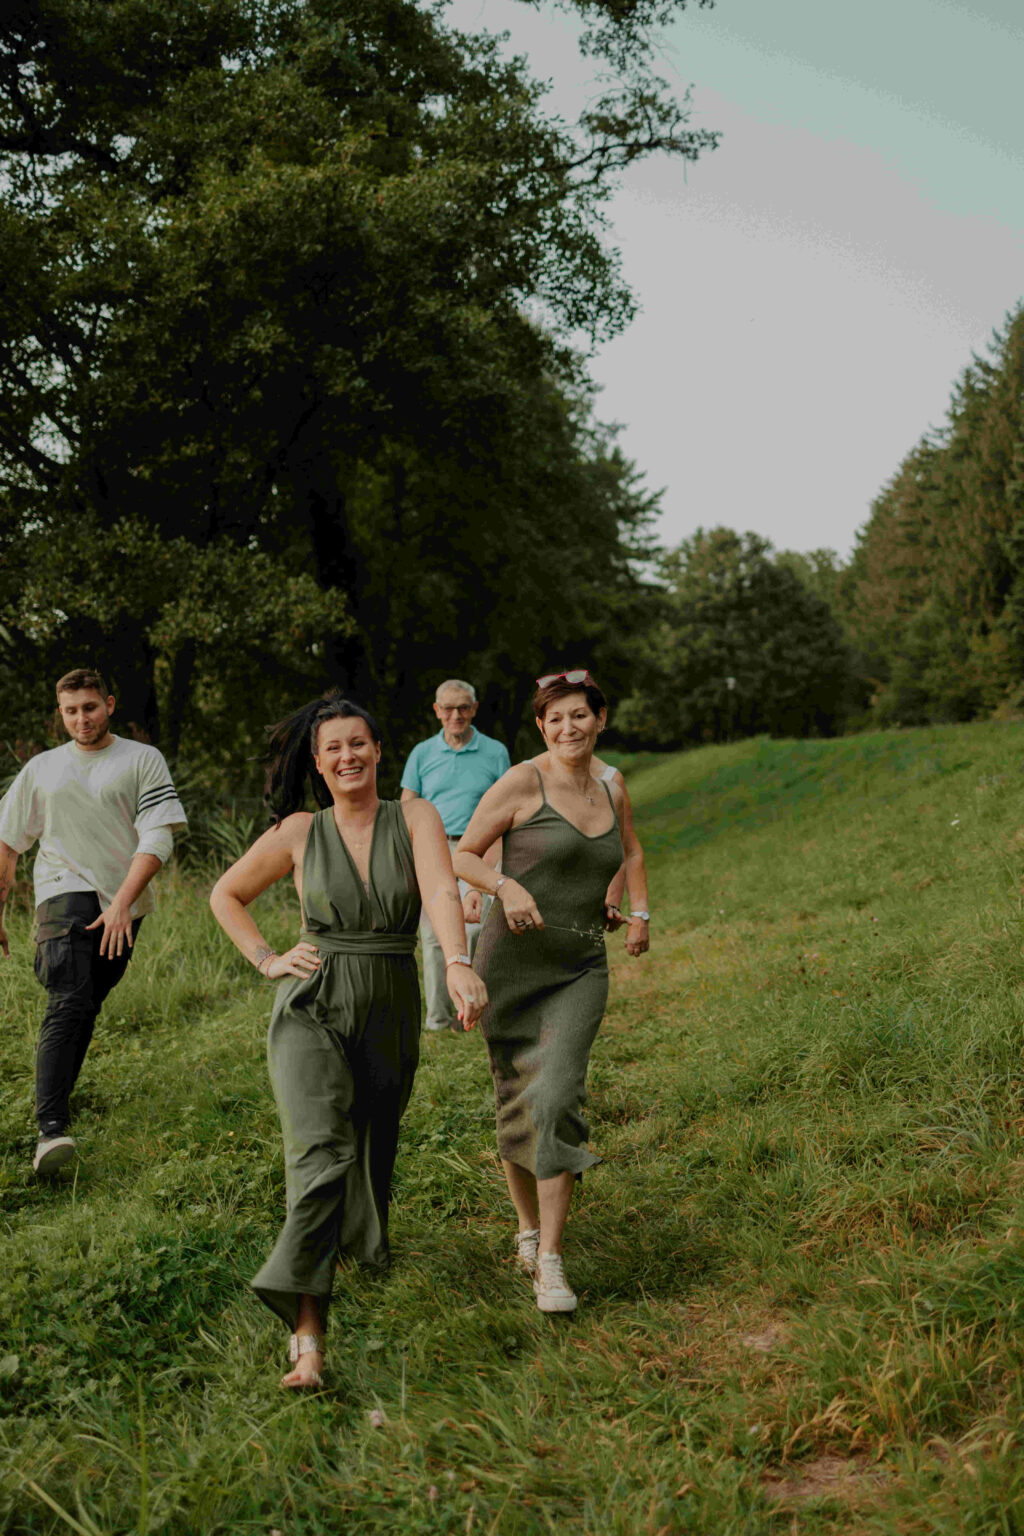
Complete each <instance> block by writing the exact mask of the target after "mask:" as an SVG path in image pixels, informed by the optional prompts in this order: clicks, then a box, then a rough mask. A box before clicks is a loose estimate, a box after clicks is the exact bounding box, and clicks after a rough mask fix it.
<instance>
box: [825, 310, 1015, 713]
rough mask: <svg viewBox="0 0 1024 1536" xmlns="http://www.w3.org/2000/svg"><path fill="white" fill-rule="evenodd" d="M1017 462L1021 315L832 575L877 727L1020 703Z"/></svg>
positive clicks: (965, 383) (964, 383)
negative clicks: (867, 666) (865, 667)
mask: <svg viewBox="0 0 1024 1536" xmlns="http://www.w3.org/2000/svg"><path fill="white" fill-rule="evenodd" d="M1022 469H1024V309H1022V310H1019V311H1018V312H1017V313H1016V314H1015V315H1013V316H1011V317H1009V318H1008V320H1007V323H1006V325H1005V326H1004V327H1003V328H1002V330H1001V331H1000V332H997V333H996V335H995V337H994V339H993V343H992V346H991V348H990V351H989V356H988V357H975V358H974V359H973V360H972V362H971V364H970V365H969V366H968V368H967V369H965V371H964V373H963V375H962V376H961V378H960V379H959V380H958V382H957V385H956V388H955V390H954V393H953V399H952V401H951V405H950V411H949V417H948V420H947V421H946V423H945V424H944V425H943V427H942V428H941V429H940V430H939V431H937V432H933V433H930V434H929V435H928V436H927V437H926V438H925V439H923V440H922V442H921V443H919V444H918V445H917V447H916V448H915V449H913V450H912V452H911V453H910V454H908V456H907V458H906V459H905V460H904V462H903V464H902V465H901V466H900V468H899V470H898V471H897V473H896V475H894V476H893V478H892V480H891V481H890V482H889V483H888V485H887V486H886V487H885V488H884V489H883V491H882V494H881V495H880V496H879V498H878V499H877V501H876V502H875V504H874V506H873V508H872V513H871V517H870V519H869V521H868V523H867V525H866V527H865V528H864V530H863V531H862V533H861V534H860V535H859V537H858V544H857V550H856V552H855V554H854V558H853V560H852V562H851V565H850V568H849V571H848V572H847V573H846V574H845V575H844V577H843V580H842V583H841V603H842V606H843V608H844V610H845V612H846V615H847V620H848V623H849V626H850V629H851V631H852V633H853V635H854V636H855V638H856V640H857V643H858V644H859V646H860V647H861V648H862V649H863V650H864V651H865V652H866V653H867V654H868V655H870V656H871V657H872V658H873V660H872V668H871V670H872V672H873V675H874V713H875V716H876V718H877V719H878V720H879V721H880V722H883V723H884V722H898V723H903V724H918V723H924V722H927V721H936V720H970V719H974V718H976V717H977V716H979V715H982V714H987V713H991V712H992V711H993V710H998V709H1004V708H1007V707H1010V708H1012V707H1015V701H1016V703H1017V704H1019V703H1020V702H1021V681H1020V679H1021V674H1022V670H1024V630H1022V628H1021V611H1022V610H1021V606H1020V591H1021V589H1022V585H1024V565H1022V563H1021V562H1022V558H1024V541H1022V540H1021V538H1020V536H1019V532H1018V530H1019V528H1020V526H1021V524H1022V522H1024V474H1022Z"/></svg>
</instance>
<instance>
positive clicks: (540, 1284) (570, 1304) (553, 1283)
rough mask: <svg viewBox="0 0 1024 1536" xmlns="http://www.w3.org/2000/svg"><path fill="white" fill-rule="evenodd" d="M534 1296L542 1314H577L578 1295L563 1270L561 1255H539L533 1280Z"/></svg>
mask: <svg viewBox="0 0 1024 1536" xmlns="http://www.w3.org/2000/svg"><path fill="white" fill-rule="evenodd" d="M533 1290H534V1295H535V1296H536V1297H537V1305H538V1307H539V1308H540V1310H541V1311H542V1312H575V1310H576V1293H575V1291H573V1290H572V1289H571V1287H570V1286H569V1283H568V1281H567V1280H566V1278H565V1271H564V1270H563V1269H562V1255H561V1254H560V1253H539V1254H538V1255H537V1273H536V1274H535V1276H534V1279H533Z"/></svg>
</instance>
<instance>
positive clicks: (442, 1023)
mask: <svg viewBox="0 0 1024 1536" xmlns="http://www.w3.org/2000/svg"><path fill="white" fill-rule="evenodd" d="M423 1028H424V1029H429V1030H430V1033H431V1034H432V1035H438V1034H440V1033H441V1030H442V1029H447V1028H448V1020H447V1019H427V1020H426V1021H425V1023H424V1025H423Z"/></svg>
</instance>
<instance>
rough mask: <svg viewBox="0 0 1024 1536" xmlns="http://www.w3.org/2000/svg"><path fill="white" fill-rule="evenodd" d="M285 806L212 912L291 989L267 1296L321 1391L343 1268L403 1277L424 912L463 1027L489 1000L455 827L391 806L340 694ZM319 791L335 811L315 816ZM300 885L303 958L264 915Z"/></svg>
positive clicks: (296, 1376)
mask: <svg viewBox="0 0 1024 1536" xmlns="http://www.w3.org/2000/svg"><path fill="white" fill-rule="evenodd" d="M271 753H272V755H271V758H270V763H269V768H268V776H267V777H268V784H267V799H268V803H269V804H270V805H271V807H272V810H273V812H274V815H275V819H276V824H275V825H274V826H273V827H271V829H270V830H269V831H267V832H265V833H264V834H263V836H262V837H261V838H259V839H258V840H257V842H256V843H254V844H253V846H252V847H251V848H250V849H249V851H248V853H246V854H245V855H244V856H243V857H242V858H241V859H239V860H238V862H237V863H236V864H233V865H232V866H231V868H230V869H229V870H227V871H226V872H225V874H224V875H222V876H221V878H220V880H219V881H218V882H217V885H216V886H215V888H214V891H213V895H212V896H211V906H212V907H213V910H214V913H215V915H216V917H217V919H218V921H219V922H220V923H221V925H222V927H223V928H224V930H225V932H226V933H227V934H228V936H229V937H230V938H231V939H232V940H233V941H234V943H235V944H236V945H237V946H238V948H239V949H240V950H241V951H242V953H243V954H244V955H246V957H247V958H248V959H249V960H251V961H252V963H253V964H254V965H255V966H256V967H257V968H258V969H259V970H260V972H261V973H262V974H263V975H265V976H267V977H269V978H270V979H273V980H277V981H278V988H277V994H276V997H275V999H274V1008H273V1014H272V1017H271V1021H270V1032H269V1036H268V1042H267V1055H268V1061H269V1066H270V1079H271V1082H272V1084H273V1088H274V1096H275V1099H276V1101H277V1107H278V1113H279V1114H280V1117H281V1129H282V1132H283V1135H284V1150H285V1175H286V1188H287V1216H286V1219H285V1224H284V1228H283V1230H282V1232H281V1235H280V1237H279V1238H278V1241H277V1243H276V1245H275V1247H274V1250H273V1252H272V1253H271V1255H270V1257H269V1259H268V1260H267V1262H266V1263H265V1264H264V1265H263V1268H262V1269H261V1270H260V1272H259V1274H258V1275H257V1276H256V1277H255V1279H254V1280H253V1282H252V1283H253V1288H254V1290H255V1291H256V1294H257V1295H258V1296H259V1297H260V1298H261V1300H263V1301H264V1302H265V1303H266V1305H267V1306H268V1307H270V1308H271V1310H272V1311H274V1312H275V1313H276V1314H277V1315H278V1316H279V1317H280V1318H282V1319H283V1321H284V1322H285V1323H287V1325H288V1327H289V1328H290V1329H291V1331H292V1339H291V1344H290V1351H289V1352H290V1358H291V1361H292V1363H293V1366H294V1369H293V1370H291V1371H290V1372H289V1373H288V1375H286V1376H285V1377H284V1379H283V1382H282V1385H284V1386H288V1387H306V1386H314V1387H315V1386H319V1385H320V1384H321V1379H322V1378H321V1370H322V1365H323V1354H324V1337H323V1335H324V1330H325V1328H326V1325H327V1312H328V1308H329V1305H330V1296H331V1281H332V1277H333V1274H334V1269H335V1266H336V1264H337V1261H338V1257H339V1255H340V1254H342V1253H345V1254H349V1255H351V1256H352V1257H353V1258H355V1259H357V1260H359V1261H360V1262H362V1263H364V1264H368V1265H372V1266H375V1267H377V1268H384V1267H386V1266H387V1262H388V1196H389V1192H390V1187H391V1174H392V1169H393V1167H394V1162H395V1153H396V1150H397V1145H398V1127H399V1122H400V1121H401V1118H402V1114H403V1112H404V1110H405V1106H406V1104H407V1103H408V1099H409V1094H410V1092H411V1090H412V1083H413V1078H414V1076H415V1073H416V1064H417V1060H418V1057H419V1031H420V998H419V986H418V982H417V977H416V962H415V958H414V954H413V951H414V947H415V943H416V930H417V925H418V922H419V915H420V905H421V902H422V903H423V904H424V905H425V906H426V908H427V912H428V915H429V917H430V920H431V922H432V923H434V925H435V930H436V932H437V933H438V935H439V936H440V937H441V940H442V943H443V945H444V948H445V952H446V954H447V955H448V956H449V965H448V986H449V991H450V992H451V995H452V1001H453V1002H454V1004H455V1006H456V1009H457V1011H458V1015H459V1018H460V1019H461V1020H462V1023H463V1026H464V1027H465V1028H466V1029H469V1028H470V1027H471V1026H472V1025H473V1023H474V1022H475V1020H476V1019H477V1017H478V1016H479V1014H480V1012H481V1010H482V1008H483V1006H484V1004H485V1002H486V996H487V995H486V992H485V990H484V987H483V984H482V982H481V981H480V979H479V978H478V977H477V976H476V974H475V973H474V971H473V970H472V969H471V967H470V966H469V963H468V957H467V956H466V953H465V951H466V935H465V926H464V921H463V916H462V903H461V900H460V899H459V894H458V886H457V884H456V882H455V877H454V875H453V874H452V867H451V858H450V855H449V853H448V844H447V841H446V839H445V835H444V828H443V826H442V824H441V819H440V817H439V816H438V814H437V812H436V810H435V809H434V807H433V806H432V805H431V804H430V803H429V801H426V800H414V801H410V802H409V803H408V804H404V805H403V804H399V803H398V802H397V801H392V800H385V801H382V800H380V799H379V798H378V796H377V763H378V760H379V758H380V733H379V731H378V729H377V727H376V724H375V722H374V721H373V719H372V718H371V717H370V716H369V715H368V714H367V713H366V712H365V711H364V710H362V709H360V708H359V706H358V705H356V704H353V703H351V702H350V701H348V700H346V699H342V698H341V697H340V696H338V695H336V694H332V695H328V696H325V697H324V698H322V699H317V700H315V701H314V702H313V703H312V704H311V705H307V706H305V707H304V708H303V709H302V710H299V711H298V712H297V713H296V714H295V715H293V716H291V717H290V718H289V719H288V720H286V721H283V722H282V723H281V724H280V725H279V726H277V727H275V728H274V730H273V733H272V736H271ZM307 776H308V777H309V779H310V782H311V783H312V786H313V791H314V795H315V797H316V799H317V801H318V803H319V804H320V805H321V807H322V809H321V810H320V811H319V812H317V813H316V814H313V815H311V814H310V813H309V812H307V811H302V810H299V809H297V807H298V806H300V805H301V803H302V797H303V791H304V781H305V779H306V777H307ZM289 874H290V875H292V876H293V878H294V880H295V883H296V887H297V889H298V892H299V897H300V900H301V903H302V931H301V934H300V936H299V941H298V943H297V944H295V945H294V946H293V947H292V948H291V949H290V950H288V951H287V952H286V953H285V954H277V953H276V952H275V951H274V950H272V949H271V948H270V947H269V946H268V945H267V944H265V943H264V941H263V938H262V935H261V934H260V931H259V929H258V928H257V926H256V924H255V922H254V921H253V919H252V917H251V915H250V914H249V912H248V911H247V908H248V905H249V903H250V902H252V901H253V899H254V898H255V897H256V896H257V895H259V893H260V892H261V891H263V890H266V889H267V887H268V886H269V885H272V884H273V882H274V881H275V880H279V879H281V878H283V877H284V876H286V875H289Z"/></svg>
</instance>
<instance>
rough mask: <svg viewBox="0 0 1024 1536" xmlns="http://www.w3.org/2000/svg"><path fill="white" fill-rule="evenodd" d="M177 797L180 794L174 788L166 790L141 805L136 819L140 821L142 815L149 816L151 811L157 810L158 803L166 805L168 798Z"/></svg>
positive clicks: (173, 798)
mask: <svg viewBox="0 0 1024 1536" xmlns="http://www.w3.org/2000/svg"><path fill="white" fill-rule="evenodd" d="M177 798H178V796H177V794H176V793H175V791H174V790H173V789H168V790H165V791H164V793H163V794H162V795H157V796H156V797H155V798H154V799H151V800H148V801H147V802H146V804H145V805H140V806H139V808H138V810H137V811H136V813H135V819H136V821H138V819H139V817H140V816H147V815H148V814H149V812H150V811H155V810H156V808H157V806H158V805H166V803H167V801H168V800H177Z"/></svg>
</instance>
